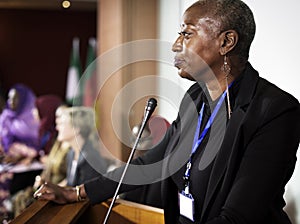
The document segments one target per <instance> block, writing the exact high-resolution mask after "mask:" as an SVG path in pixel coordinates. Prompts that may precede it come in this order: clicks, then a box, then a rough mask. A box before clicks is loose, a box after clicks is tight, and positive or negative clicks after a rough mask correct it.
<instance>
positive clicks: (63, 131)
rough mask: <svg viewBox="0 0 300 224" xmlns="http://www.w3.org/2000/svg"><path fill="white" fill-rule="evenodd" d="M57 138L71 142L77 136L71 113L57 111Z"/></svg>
mask: <svg viewBox="0 0 300 224" xmlns="http://www.w3.org/2000/svg"><path fill="white" fill-rule="evenodd" d="M56 130H57V131H58V135H57V140H58V141H65V142H70V141H72V140H74V138H75V137H76V133H75V131H74V128H73V126H72V121H71V117H70V115H69V113H60V114H58V113H56Z"/></svg>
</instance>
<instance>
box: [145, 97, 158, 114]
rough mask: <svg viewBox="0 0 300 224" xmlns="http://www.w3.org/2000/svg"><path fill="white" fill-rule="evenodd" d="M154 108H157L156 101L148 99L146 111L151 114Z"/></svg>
mask: <svg viewBox="0 0 300 224" xmlns="http://www.w3.org/2000/svg"><path fill="white" fill-rule="evenodd" d="M156 106H157V100H156V99H154V98H150V99H149V100H148V102H147V105H146V111H152V112H153V111H154V109H155V107H156Z"/></svg>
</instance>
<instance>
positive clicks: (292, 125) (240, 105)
mask: <svg viewBox="0 0 300 224" xmlns="http://www.w3.org/2000/svg"><path fill="white" fill-rule="evenodd" d="M201 94H203V91H202V89H201V88H199V85H198V84H195V85H193V86H192V87H191V88H190V89H189V90H188V91H187V94H186V95H185V96H184V98H183V100H182V103H181V106H180V109H179V116H178V118H177V119H176V120H175V121H174V122H173V123H172V125H171V126H170V128H169V129H168V131H167V133H166V135H165V138H164V139H163V140H162V141H161V142H160V144H159V145H157V146H156V147H154V148H153V149H151V150H149V152H148V153H147V154H145V155H144V156H143V157H141V158H138V159H136V160H134V161H133V164H137V165H139V166H136V167H135V166H132V167H130V168H129V169H128V173H127V175H126V176H127V179H126V178H125V179H124V182H123V183H124V185H123V186H122V188H121V191H120V192H123V191H127V190H130V189H134V188H135V187H136V184H137V183H136V182H135V181H136V179H140V180H141V182H140V183H142V182H145V183H146V182H147V180H149V179H150V180H151V181H158V180H159V179H162V199H163V203H164V215H165V223H166V224H175V223H177V222H178V217H179V208H178V189H177V188H176V186H175V184H174V183H173V181H172V178H171V177H170V176H171V175H172V174H173V173H174V172H175V171H176V170H177V169H178V167H181V166H183V165H184V164H185V162H186V160H187V158H188V156H189V153H190V149H191V144H192V140H193V137H194V131H195V126H196V124H197V116H198V115H197V111H196V112H195V105H197V104H199V102H198V101H199V95H201ZM234 101H235V102H234V108H233V113H232V116H231V119H230V120H229V121H228V123H227V124H225V128H222V124H220V126H217V128H215V129H216V133H217V134H218V131H219V130H220V131H222V130H224V137H223V138H221V140H220V139H219V138H214V137H213V135H212V141H211V145H210V144H208V145H207V147H210V150H208V151H209V152H210V151H211V150H216V151H214V152H213V153H210V154H207V155H206V156H205V158H206V159H205V160H204V161H203V164H204V165H203V164H202V165H203V166H205V162H207V161H210V160H214V164H213V167H212V170H211V174H210V178H209V182H208V187H207V192H206V194H205V195H204V196H203V197H204V199H203V200H204V202H203V203H204V205H203V210H202V211H201V224H222V223H224V224H225V223H227V224H228V223H235V224H236V223H238V224H250V223H251V224H266V223H272V224H287V223H291V222H290V221H289V219H288V217H287V215H286V214H285V213H284V211H283V207H284V206H285V202H284V199H283V194H284V187H285V185H286V183H287V182H288V180H289V179H290V177H291V175H292V173H293V170H294V166H295V163H296V151H297V149H298V146H299V139H300V107H299V102H298V101H297V100H296V99H295V98H294V97H292V96H291V95H289V94H288V93H286V92H284V91H282V90H280V89H279V88H278V87H276V86H275V85H273V84H271V83H270V82H268V81H266V80H264V79H263V78H260V77H259V75H258V73H257V72H256V71H255V70H254V69H253V68H252V67H251V65H250V64H248V65H247V68H246V70H245V72H244V74H243V78H242V80H241V83H240V87H239V92H238V95H237V96H236V98H235V99H234ZM220 127H221V128H220ZM212 128H213V127H212ZM187 149H188V150H187ZM205 151H207V149H205ZM177 153H179V155H180V156H181V157H182V158H183V159H182V161H178V162H177V163H174V161H173V162H172V157H173V156H174V155H176V154H177ZM177 157H178V155H177ZM210 157H211V158H210ZM145 164H155V166H152V167H151V168H149V167H147V166H146V165H145ZM121 170H122V169H116V170H115V171H113V172H110V173H108V174H107V175H106V176H101V177H98V178H96V179H94V180H92V181H90V182H88V183H86V184H85V190H86V192H87V195H88V197H89V199H90V200H91V202H92V203H98V202H101V201H103V200H106V199H107V198H110V197H111V196H112V195H113V193H114V189H115V187H116V182H115V181H117V180H118V178H119V176H120V173H121ZM155 171H157V172H155ZM155 173H156V174H155ZM133 176H135V177H136V178H130V177H133ZM112 180H115V181H112ZM100 187H101V191H99V190H98V189H100Z"/></svg>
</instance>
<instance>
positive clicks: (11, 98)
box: [7, 89, 19, 110]
mask: <svg viewBox="0 0 300 224" xmlns="http://www.w3.org/2000/svg"><path fill="white" fill-rule="evenodd" d="M7 103H8V106H9V108H10V109H12V110H17V108H18V105H19V94H18V91H17V90H16V89H11V90H10V91H9V93H8V100H7Z"/></svg>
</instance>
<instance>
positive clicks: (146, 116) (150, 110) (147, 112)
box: [103, 98, 157, 224]
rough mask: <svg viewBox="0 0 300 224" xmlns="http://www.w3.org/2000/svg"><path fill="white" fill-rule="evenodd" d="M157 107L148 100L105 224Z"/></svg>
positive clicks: (155, 102) (151, 100)
mask: <svg viewBox="0 0 300 224" xmlns="http://www.w3.org/2000/svg"><path fill="white" fill-rule="evenodd" d="M156 105H157V101H156V99H154V98H150V99H149V100H148V102H147V105H146V107H145V112H144V118H143V121H142V124H141V127H140V130H139V132H138V135H137V137H136V139H135V142H134V145H133V147H132V149H131V152H130V155H129V157H128V160H127V163H126V165H125V167H124V170H123V173H122V175H121V178H120V181H119V183H118V186H117V188H116V191H115V194H114V196H113V198H112V201H111V203H110V206H109V208H108V211H107V213H106V216H105V219H104V221H103V224H106V222H107V220H108V218H109V215H110V213H111V210H112V207H113V205H114V203H115V201H116V198H117V196H118V192H119V189H120V187H121V184H122V182H123V179H124V177H125V174H126V171H127V169H128V166H129V164H130V162H131V160H132V158H133V155H134V153H135V150H136V148H137V145H138V143H139V140H140V138H141V136H142V133H143V131H144V128H145V126H146V124H147V121H148V120H149V118H150V117H151V115H152V113H153V111H154V110H155V107H156Z"/></svg>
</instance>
